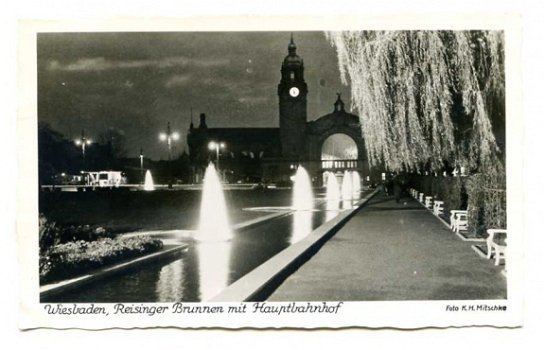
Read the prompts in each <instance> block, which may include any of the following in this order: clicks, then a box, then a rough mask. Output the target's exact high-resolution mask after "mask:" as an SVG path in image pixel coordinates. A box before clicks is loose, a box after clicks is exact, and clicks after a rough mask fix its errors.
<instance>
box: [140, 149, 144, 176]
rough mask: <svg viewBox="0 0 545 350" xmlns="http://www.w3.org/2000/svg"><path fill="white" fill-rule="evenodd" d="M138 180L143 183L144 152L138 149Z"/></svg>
mask: <svg viewBox="0 0 545 350" xmlns="http://www.w3.org/2000/svg"><path fill="white" fill-rule="evenodd" d="M140 178H141V179H142V183H144V150H143V149H142V148H140Z"/></svg>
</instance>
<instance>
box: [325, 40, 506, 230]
mask: <svg viewBox="0 0 545 350" xmlns="http://www.w3.org/2000/svg"><path fill="white" fill-rule="evenodd" d="M326 36H327V37H328V38H329V40H330V41H331V43H332V45H333V46H334V47H335V48H336V50H337V55H338V60H339V69H340V73H341V79H342V81H343V83H344V84H348V85H350V87H351V92H352V104H353V107H355V108H356V109H357V111H358V113H359V115H360V119H361V127H362V134H363V137H364V140H365V143H366V148H367V152H368V159H369V162H370V165H372V166H373V165H382V166H384V167H385V168H386V169H389V170H391V171H408V172H419V173H420V172H423V171H424V170H429V171H432V172H437V173H440V172H442V171H443V170H445V169H452V168H461V167H464V168H465V169H466V170H468V171H470V172H471V173H473V174H475V176H473V177H471V180H470V181H469V184H468V196H469V198H468V202H469V206H470V211H473V214H474V215H470V220H473V222H474V227H486V226H487V227H502V226H503V227H505V221H506V220H505V216H506V215H505V207H506V204H505V170H504V158H503V157H504V156H503V154H504V153H502V152H501V150H500V148H499V147H498V143H497V140H496V136H495V133H494V126H496V131H497V130H500V132H504V130H505V129H504V128H505V126H504V125H505V76H504V42H503V33H502V32H501V31H358V32H329V33H326ZM498 126H499V128H498ZM477 211H479V212H478V213H477ZM471 217H472V218H473V219H471Z"/></svg>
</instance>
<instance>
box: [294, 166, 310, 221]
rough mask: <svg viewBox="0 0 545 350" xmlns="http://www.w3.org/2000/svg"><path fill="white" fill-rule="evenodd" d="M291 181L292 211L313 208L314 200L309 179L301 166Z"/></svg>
mask: <svg viewBox="0 0 545 350" xmlns="http://www.w3.org/2000/svg"><path fill="white" fill-rule="evenodd" d="M293 181H294V184H293V209H294V210H312V209H313V208H314V198H313V195H312V186H311V184H310V177H309V176H308V173H307V171H306V170H305V168H303V167H302V166H299V167H298V168H297V172H296V173H295V177H294V179H293Z"/></svg>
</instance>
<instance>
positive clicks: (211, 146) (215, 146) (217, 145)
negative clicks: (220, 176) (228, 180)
mask: <svg viewBox="0 0 545 350" xmlns="http://www.w3.org/2000/svg"><path fill="white" fill-rule="evenodd" d="M220 148H221V149H223V148H225V143H224V142H216V141H210V143H209V144H208V149H209V150H211V151H214V150H215V151H216V170H217V171H218V173H219V172H220Z"/></svg>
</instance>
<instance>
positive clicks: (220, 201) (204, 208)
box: [196, 163, 233, 242]
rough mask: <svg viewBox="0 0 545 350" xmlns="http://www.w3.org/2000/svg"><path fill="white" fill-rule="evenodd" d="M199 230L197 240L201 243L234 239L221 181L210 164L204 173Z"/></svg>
mask: <svg viewBox="0 0 545 350" xmlns="http://www.w3.org/2000/svg"><path fill="white" fill-rule="evenodd" d="M203 183H204V186H203V190H202V199H201V212H200V216H199V229H198V231H197V236H196V239H197V240H198V241H201V242H210V241H212V242H220V241H227V240H230V239H231V238H232V237H233V233H232V231H231V227H230V225H229V220H228V219H227V206H226V205H225V198H224V196H223V189H222V188H221V183H220V179H219V177H218V174H217V172H216V169H214V165H212V163H210V165H208V167H207V168H206V172H205V173H204V180H203Z"/></svg>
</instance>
